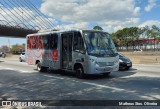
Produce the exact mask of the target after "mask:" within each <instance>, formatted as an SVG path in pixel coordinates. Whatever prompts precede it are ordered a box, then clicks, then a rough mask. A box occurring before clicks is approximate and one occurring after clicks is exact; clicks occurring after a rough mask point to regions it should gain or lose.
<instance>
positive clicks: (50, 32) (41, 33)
mask: <svg viewBox="0 0 160 109" xmlns="http://www.w3.org/2000/svg"><path fill="white" fill-rule="evenodd" d="M75 31H101V30H93V29H81V30H80V29H75V30H59V31H57V30H56V31H55V30H50V31H42V32H38V33H34V34H28V35H27V36H35V35H46V34H52V33H63V32H75ZM101 32H104V31H101Z"/></svg>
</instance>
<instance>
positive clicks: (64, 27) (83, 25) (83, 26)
mask: <svg viewBox="0 0 160 109" xmlns="http://www.w3.org/2000/svg"><path fill="white" fill-rule="evenodd" d="M88 25H89V23H88V22H79V23H71V24H62V25H58V26H57V27H56V28H58V29H61V30H71V29H87V28H88Z"/></svg>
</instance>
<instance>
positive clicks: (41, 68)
mask: <svg viewBox="0 0 160 109" xmlns="http://www.w3.org/2000/svg"><path fill="white" fill-rule="evenodd" d="M37 70H38V71H39V72H44V71H46V68H45V67H43V66H41V63H40V62H38V63H37Z"/></svg>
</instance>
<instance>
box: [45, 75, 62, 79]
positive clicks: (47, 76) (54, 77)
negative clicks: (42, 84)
mask: <svg viewBox="0 0 160 109" xmlns="http://www.w3.org/2000/svg"><path fill="white" fill-rule="evenodd" d="M44 76H46V77H49V78H56V79H64V78H62V77H57V76H49V75H44Z"/></svg>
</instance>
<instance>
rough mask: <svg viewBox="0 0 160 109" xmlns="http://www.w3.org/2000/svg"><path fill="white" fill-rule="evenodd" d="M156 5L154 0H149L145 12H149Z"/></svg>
mask: <svg viewBox="0 0 160 109" xmlns="http://www.w3.org/2000/svg"><path fill="white" fill-rule="evenodd" d="M155 6H156V0H149V1H148V5H147V6H146V7H145V11H146V12H150V11H151V10H152V8H154V7H155Z"/></svg>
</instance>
